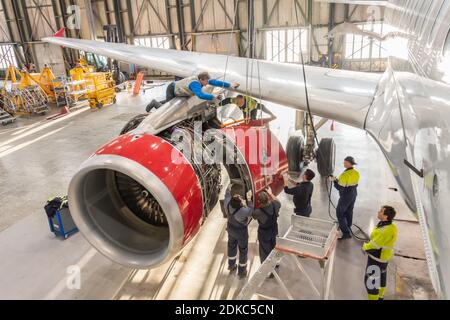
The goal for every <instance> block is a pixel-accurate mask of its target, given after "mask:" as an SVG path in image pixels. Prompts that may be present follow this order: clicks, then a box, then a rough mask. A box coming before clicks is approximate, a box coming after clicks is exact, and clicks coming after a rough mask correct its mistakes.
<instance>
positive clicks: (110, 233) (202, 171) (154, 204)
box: [69, 97, 288, 268]
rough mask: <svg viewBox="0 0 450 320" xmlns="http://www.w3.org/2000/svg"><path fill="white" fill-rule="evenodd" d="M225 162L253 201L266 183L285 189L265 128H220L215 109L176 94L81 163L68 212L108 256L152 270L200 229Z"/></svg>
mask: <svg viewBox="0 0 450 320" xmlns="http://www.w3.org/2000/svg"><path fill="white" fill-rule="evenodd" d="M205 135H209V137H208V138H207V139H205V137H204V136H205ZM200 136H202V137H203V139H200V140H198V138H202V137H200ZM196 138H197V140H195V139H196ZM192 140H194V141H200V143H198V142H197V143H194V144H192V143H186V142H187V141H192ZM186 146H188V147H192V148H191V150H188V151H189V152H186V151H187V150H185V149H186ZM217 146H220V147H219V148H218V147H217ZM255 150H256V154H255ZM199 155H200V156H201V157H202V158H201V161H198V159H196V158H197V157H198V156H199ZM213 158H215V159H217V158H218V159H220V161H213V160H214V159H213ZM177 159H178V160H177ZM180 160H181V161H180ZM222 167H223V168H225V169H226V171H227V172H228V174H229V176H230V179H232V180H234V181H237V180H239V181H241V182H242V185H243V186H244V189H245V190H243V191H244V192H245V193H248V192H249V191H251V194H252V195H253V198H254V199H256V197H255V196H256V195H257V194H258V193H259V192H260V191H261V190H263V189H264V188H266V187H267V186H271V188H272V190H273V191H274V193H275V194H278V193H280V192H281V191H282V189H283V177H282V175H283V174H284V173H285V172H286V171H287V169H288V164H287V159H286V154H285V152H284V150H283V148H282V146H281V145H280V143H279V141H278V140H277V138H276V137H275V136H274V135H273V134H272V133H271V132H270V130H269V129H268V128H267V127H266V126H251V125H248V124H245V123H244V124H241V125H237V126H232V127H228V128H220V123H218V120H217V117H216V113H215V108H214V107H211V108H210V107H205V105H204V104H203V105H202V104H200V105H199V101H198V99H197V98H195V97H194V98H191V99H189V100H186V99H184V98H176V99H174V100H172V101H171V102H169V103H166V104H165V105H163V106H162V107H161V108H159V109H158V110H156V112H153V113H151V114H149V115H147V114H146V115H141V116H138V117H136V118H134V119H132V120H131V121H130V122H129V123H128V124H127V126H126V127H125V128H124V130H123V131H122V135H121V136H120V137H118V138H116V139H114V140H112V141H111V142H109V143H107V144H106V145H104V146H103V147H101V148H100V149H99V150H98V151H97V152H96V153H95V154H94V155H92V156H91V157H90V158H89V159H88V160H87V161H86V162H85V163H84V164H83V165H82V167H81V168H80V170H79V172H78V173H77V174H76V175H75V176H74V177H73V179H72V181H71V183H70V186H69V203H70V208H71V212H72V215H73V218H74V220H75V222H76V224H77V226H78V228H79V229H80V231H81V232H82V233H83V235H84V236H85V237H86V239H87V240H88V241H89V242H90V243H91V244H92V245H93V246H94V247H95V248H96V249H97V250H99V251H100V252H101V253H103V254H104V255H105V256H107V257H108V258H110V259H111V260H113V261H115V262H117V263H120V264H122V265H125V266H129V267H133V268H152V267H155V266H158V265H160V264H162V263H164V262H166V261H168V260H169V259H171V258H173V257H174V256H175V255H177V254H178V253H179V252H180V251H181V250H182V248H183V247H184V246H185V245H186V244H187V243H188V242H189V241H190V240H191V239H192V238H193V237H194V236H195V235H196V234H197V232H198V231H199V228H200V226H201V224H202V222H203V221H204V220H205V219H206V218H207V217H208V214H209V213H210V212H211V210H212V209H213V208H214V207H215V205H216V204H217V202H218V200H219V193H220V191H221V188H222V186H221V168H222Z"/></svg>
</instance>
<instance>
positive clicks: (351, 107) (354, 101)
mask: <svg viewBox="0 0 450 320" xmlns="http://www.w3.org/2000/svg"><path fill="white" fill-rule="evenodd" d="M42 40H43V41H45V42H48V43H52V44H55V45H60V46H63V47H67V48H72V49H76V50H83V51H87V52H92V53H95V54H99V55H103V56H106V57H110V58H113V59H116V60H120V61H124V62H128V63H132V64H136V65H139V66H143V67H148V68H151V69H155V70H159V71H164V72H168V73H170V74H173V75H177V76H180V77H187V76H191V75H194V74H198V73H200V72H202V71H207V72H209V73H210V74H211V75H212V76H213V77H216V78H220V79H225V80H227V81H232V82H238V83H240V84H241V86H240V87H239V89H238V90H236V91H237V92H240V93H243V94H248V95H250V96H253V97H255V98H260V99H262V100H265V101H270V102H274V103H279V104H282V105H285V106H287V107H291V108H294V109H299V110H306V99H305V91H304V81H303V76H302V68H301V66H299V65H295V64H283V63H273V62H267V61H262V60H255V59H246V58H240V57H232V56H224V55H215V54H207V53H198V52H189V51H177V50H166V49H153V48H146V47H137V46H132V45H127V44H117V43H105V42H98V41H91V40H80V39H71V38H58V37H50V38H44V39H42ZM306 77H307V85H308V91H309V100H310V106H311V111H312V112H313V113H314V114H316V115H319V116H322V117H325V118H329V119H334V120H337V121H340V122H342V123H345V124H348V125H351V126H354V127H358V128H364V123H365V119H366V115H367V112H368V109H369V107H370V105H371V104H372V101H373V98H374V95H375V91H376V87H377V84H378V81H379V79H380V75H377V74H371V73H364V72H356V71H343V70H333V69H326V68H319V67H311V66H307V67H306Z"/></svg>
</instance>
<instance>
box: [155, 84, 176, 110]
mask: <svg viewBox="0 0 450 320" xmlns="http://www.w3.org/2000/svg"><path fill="white" fill-rule="evenodd" d="M175 97H176V95H175V82H172V83H171V84H169V85H168V86H167V89H166V100H163V101H160V102H159V103H161V105H163V104H165V103H167V102H169V101H170V100H172V99H173V98H175Z"/></svg>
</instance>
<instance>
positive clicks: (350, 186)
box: [331, 157, 359, 240]
mask: <svg viewBox="0 0 450 320" xmlns="http://www.w3.org/2000/svg"><path fill="white" fill-rule="evenodd" d="M355 165H356V162H355V159H354V158H353V157H347V158H345V159H344V167H345V171H344V172H343V173H342V174H341V175H340V176H339V178H335V177H333V176H332V177H331V181H333V182H334V187H335V188H336V189H337V190H338V191H339V201H338V205H337V207H336V217H337V219H338V222H339V229H341V232H342V237H340V238H339V240H345V239H350V238H351V237H352V236H351V233H352V229H351V227H352V224H353V208H354V206H355V202H356V197H357V195H358V192H357V188H358V184H359V172H358V171H356V170H355V168H354V166H355Z"/></svg>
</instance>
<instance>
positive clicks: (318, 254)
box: [237, 215, 338, 300]
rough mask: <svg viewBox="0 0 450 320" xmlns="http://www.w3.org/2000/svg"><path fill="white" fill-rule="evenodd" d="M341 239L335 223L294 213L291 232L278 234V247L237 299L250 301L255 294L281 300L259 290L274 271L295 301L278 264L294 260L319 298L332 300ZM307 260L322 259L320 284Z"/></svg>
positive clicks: (279, 283)
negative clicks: (308, 270) (335, 260)
mask: <svg viewBox="0 0 450 320" xmlns="http://www.w3.org/2000/svg"><path fill="white" fill-rule="evenodd" d="M337 238H338V227H337V224H335V223H334V222H332V221H328V220H322V219H314V218H306V217H301V216H297V215H293V216H292V218H291V226H290V227H289V229H288V231H287V232H286V233H285V235H284V236H282V237H277V245H276V247H275V249H274V250H272V252H271V253H270V254H269V256H268V257H267V259H266V260H265V261H264V262H263V263H262V264H261V266H260V267H259V268H258V270H257V271H256V273H255V274H254V275H253V276H252V278H251V279H250V280H249V281H248V283H247V284H246V285H245V286H244V287H243V288H242V290H241V292H240V293H239V295H238V296H237V300H250V299H251V298H252V297H254V296H255V295H256V296H260V297H262V298H263V299H281V298H280V297H269V296H267V295H262V294H258V290H259V289H260V288H261V286H262V285H263V284H264V282H265V281H266V280H267V278H268V277H269V276H270V274H273V276H274V278H275V280H276V281H277V283H278V285H279V286H280V287H281V289H282V291H283V292H284V294H285V295H286V297H287V298H288V299H289V300H294V299H295V297H294V296H293V295H292V294H291V292H290V291H289V289H288V287H287V286H286V284H285V282H284V281H283V279H282V278H281V277H280V275H279V274H278V272H277V266H278V265H279V263H280V262H281V261H282V260H283V259H292V260H293V261H294V263H295V265H296V266H297V267H298V269H299V270H300V274H301V275H303V276H304V277H306V279H307V281H308V283H309V284H310V286H311V289H312V290H313V291H314V292H315V293H316V294H317V296H318V298H320V299H322V300H328V299H329V296H330V287H331V278H332V273H333V266H334V255H335V248H336V244H337ZM301 258H303V259H301ZM304 259H312V260H314V261H317V262H318V265H319V267H320V270H321V281H320V283H319V284H317V283H314V281H313V280H312V278H311V276H310V275H308V273H307V271H306V269H305V268H304V266H303V265H302V262H301V260H304ZM316 282H317V281H316Z"/></svg>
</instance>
